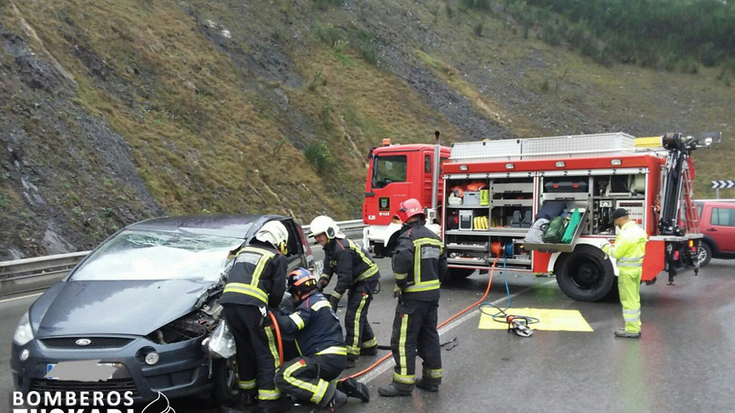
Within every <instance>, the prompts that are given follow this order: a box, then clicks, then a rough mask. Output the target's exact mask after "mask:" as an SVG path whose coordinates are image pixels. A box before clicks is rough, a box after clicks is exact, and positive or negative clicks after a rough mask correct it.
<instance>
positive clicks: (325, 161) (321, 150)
mask: <svg viewBox="0 0 735 413" xmlns="http://www.w3.org/2000/svg"><path fill="white" fill-rule="evenodd" d="M304 156H305V157H306V160H307V161H308V162H309V165H311V166H312V167H313V168H314V169H316V170H317V171H318V172H319V173H326V172H331V171H333V170H334V160H333V158H332V154H331V153H329V146H328V145H327V143H326V142H324V141H315V142H312V143H311V144H309V146H307V147H306V149H305V150H304Z"/></svg>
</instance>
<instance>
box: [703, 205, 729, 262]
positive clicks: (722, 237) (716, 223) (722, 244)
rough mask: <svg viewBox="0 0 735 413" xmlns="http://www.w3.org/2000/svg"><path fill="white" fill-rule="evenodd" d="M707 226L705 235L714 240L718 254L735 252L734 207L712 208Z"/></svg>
mask: <svg viewBox="0 0 735 413" xmlns="http://www.w3.org/2000/svg"><path fill="white" fill-rule="evenodd" d="M709 224H710V227H709V228H707V229H706V230H705V233H706V234H707V235H709V236H710V237H712V239H714V240H715V242H716V243H717V247H718V248H719V250H720V252H735V205H734V206H729V205H722V204H720V205H717V206H713V207H712V212H711V214H710V220H709Z"/></svg>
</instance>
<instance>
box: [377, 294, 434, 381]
mask: <svg viewBox="0 0 735 413" xmlns="http://www.w3.org/2000/svg"><path fill="white" fill-rule="evenodd" d="M438 308H439V301H437V300H434V301H416V300H406V299H405V298H404V301H403V304H398V305H397V306H396V314H395V318H394V319H393V333H392V335H391V339H390V347H391V350H392V351H393V358H394V359H395V361H396V367H395V371H394V372H393V382H394V383H395V384H396V387H399V388H402V389H408V388H412V387H413V384H414V381H415V372H416V354H417V350H418V355H419V357H421V358H422V359H423V361H424V362H423V379H424V380H425V381H427V382H428V383H431V384H437V385H438V384H441V368H442V360H441V348H440V347H439V333H438V332H437V331H436V325H437V321H438V314H437V313H438Z"/></svg>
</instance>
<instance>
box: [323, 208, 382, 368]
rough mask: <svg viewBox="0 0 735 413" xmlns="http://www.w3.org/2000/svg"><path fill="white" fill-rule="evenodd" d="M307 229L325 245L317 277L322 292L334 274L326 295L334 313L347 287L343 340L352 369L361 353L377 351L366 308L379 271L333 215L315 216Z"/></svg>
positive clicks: (376, 352) (371, 353)
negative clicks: (330, 290)
mask: <svg viewBox="0 0 735 413" xmlns="http://www.w3.org/2000/svg"><path fill="white" fill-rule="evenodd" d="M310 228H311V232H312V234H313V236H314V237H315V238H316V241H317V242H318V243H319V245H321V246H322V247H324V255H325V257H324V272H323V273H322V275H321V277H319V291H323V290H324V288H325V287H326V286H327V285H328V284H329V282H330V281H331V279H332V275H333V274H337V285H336V286H335V287H334V291H333V292H332V294H331V295H330V296H329V302H330V303H331V304H332V308H333V309H334V311H335V312H336V311H337V304H338V303H339V301H340V299H342V295H343V294H344V293H345V291H347V290H348V289H349V293H348V295H347V313H346V314H345V331H346V334H345V335H346V340H345V343H346V344H347V368H351V367H354V366H355V361H356V360H357V358H358V357H359V356H360V355H370V356H374V355H376V354H378V341H377V340H376V338H375V334H374V333H373V329H372V328H371V327H370V323H369V322H368V311H369V309H370V302H372V300H373V293H374V292H375V291H376V289H377V287H378V280H379V279H380V272H379V271H378V266H377V264H375V262H374V261H373V258H372V257H371V256H370V253H368V252H367V251H365V250H364V249H362V248H360V247H359V246H357V244H355V243H354V242H352V241H351V240H349V239H346V238H345V235H344V234H342V233H341V232H340V231H339V227H338V226H337V223H336V222H334V220H333V219H332V218H330V217H327V216H318V217H316V218H314V220H313V221H311V226H310Z"/></svg>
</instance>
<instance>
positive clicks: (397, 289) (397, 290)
mask: <svg viewBox="0 0 735 413" xmlns="http://www.w3.org/2000/svg"><path fill="white" fill-rule="evenodd" d="M402 296H403V290H401V287H399V286H397V285H396V286H395V288H393V297H394V298H396V297H397V298H399V299H400V298H401V297H402Z"/></svg>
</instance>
